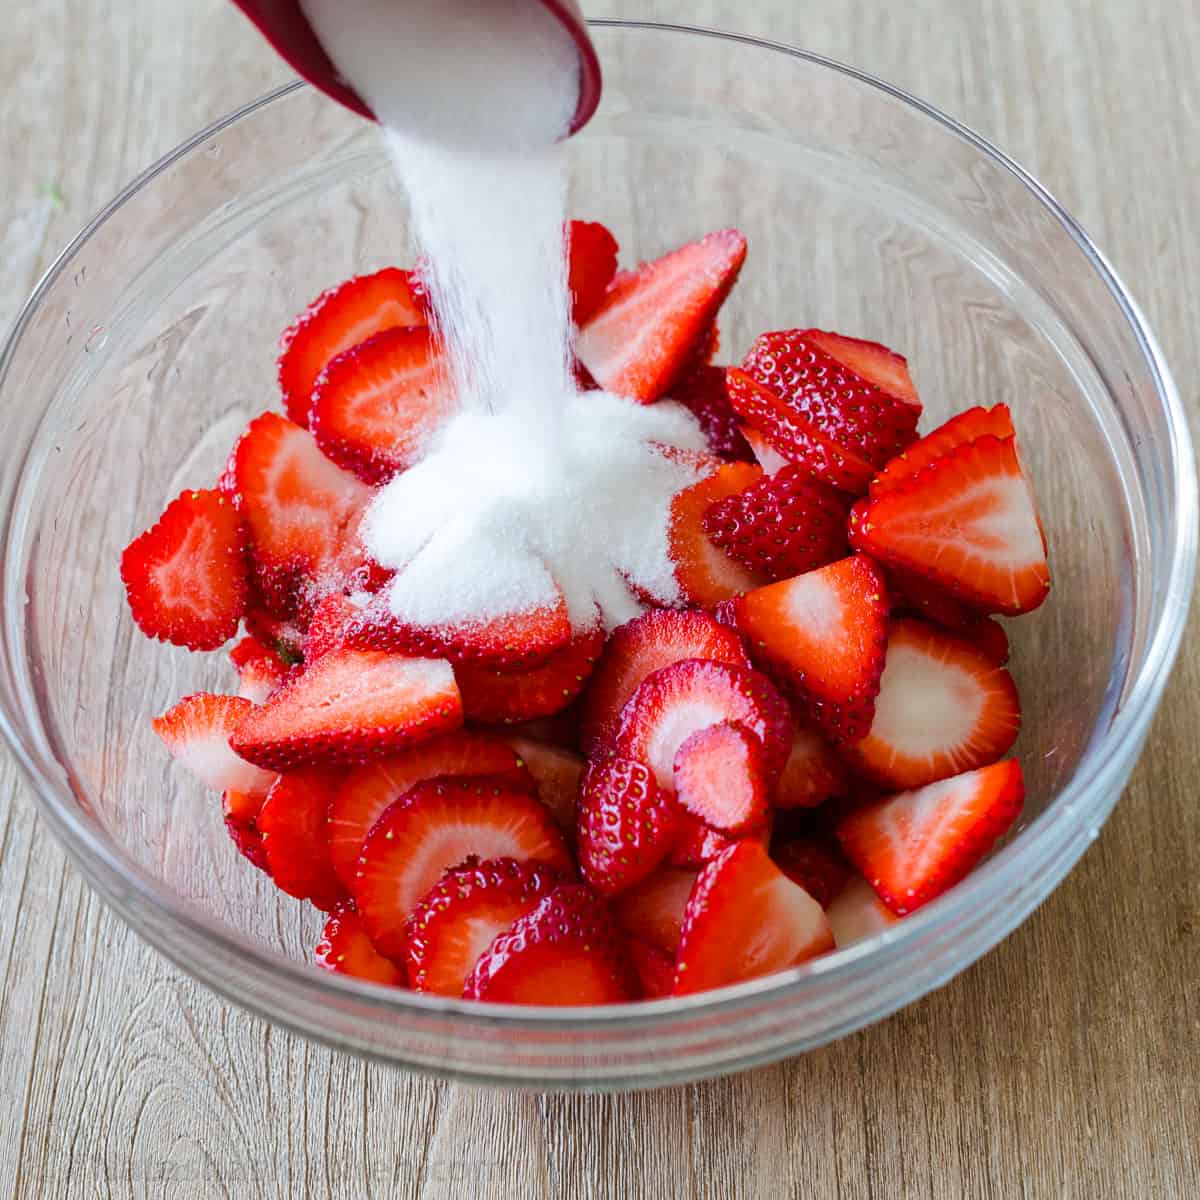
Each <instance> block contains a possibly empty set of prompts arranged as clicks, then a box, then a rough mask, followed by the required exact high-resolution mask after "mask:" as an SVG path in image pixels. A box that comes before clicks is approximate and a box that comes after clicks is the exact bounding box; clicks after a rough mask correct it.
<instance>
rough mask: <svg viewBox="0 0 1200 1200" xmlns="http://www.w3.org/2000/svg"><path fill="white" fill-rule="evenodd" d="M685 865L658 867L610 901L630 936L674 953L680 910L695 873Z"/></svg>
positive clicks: (686, 899)
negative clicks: (647, 876)
mask: <svg viewBox="0 0 1200 1200" xmlns="http://www.w3.org/2000/svg"><path fill="white" fill-rule="evenodd" d="M699 874H700V872H699V871H698V870H697V869H695V868H689V867H660V868H659V869H658V870H657V871H655V872H654V874H653V875H651V876H650V877H649V878H648V879H644V880H642V882H641V883H638V884H635V885H634V886H633V887H631V888H629V890H628V891H624V892H622V893H621V894H620V895H619V896H618V897H617V898H616V899H615V900H614V901H613V915H614V916H615V917H616V919H617V923H618V924H619V925H620V926H621V928H622V929H624V930H625V931H626V932H627V933H628V934H629V936H630V940H634V941H642V942H645V943H646V944H648V945H651V946H654V947H656V948H657V949H658V950H661V951H662V952H663V953H664V954H669V955H670V956H671V958H672V959H674V957H675V950H676V948H677V947H678V945H679V935H680V933H681V932H682V930H683V913H684V910H685V909H686V908H687V902H688V897H689V896H690V895H691V894H692V887H693V886H694V884H695V882H696V876H697V875H699Z"/></svg>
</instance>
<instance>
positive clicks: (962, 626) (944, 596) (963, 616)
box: [860, 501, 1008, 667]
mask: <svg viewBox="0 0 1200 1200" xmlns="http://www.w3.org/2000/svg"><path fill="white" fill-rule="evenodd" d="M860 503H861V501H860ZM887 578H888V592H889V593H890V595H891V597H892V610H893V611H894V612H908V613H911V614H912V615H914V616H918V617H924V618H925V620H927V621H931V622H932V623H933V624H934V625H940V626H941V627H942V628H943V629H949V630H950V631H951V632H952V633H958V634H961V635H962V636H963V637H965V638H966V639H967V641H969V642H974V643H975V645H977V646H978V647H979V648H980V650H982V651H983V652H984V653H985V654H986V655H987V656H988V658H990V659H991V660H992V661H993V662H994V663H995V664H996V666H998V667H1002V666H1004V664H1005V663H1006V662H1008V634H1007V633H1005V632H1004V627H1003V626H1002V625H1001V624H1000V623H999V622H998V621H995V620H993V619H992V618H991V617H983V616H980V614H979V612H978V610H977V609H974V608H971V607H970V606H969V605H966V604H964V603H963V602H962V601H961V600H957V599H955V598H954V597H953V596H952V595H950V593H949V592H947V591H945V590H943V589H942V588H939V587H938V586H937V585H936V584H933V583H930V582H929V581H928V580H927V579H923V578H922V577H921V576H920V575H906V574H905V573H904V572H902V571H890V572H888V577H887Z"/></svg>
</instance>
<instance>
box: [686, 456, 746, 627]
mask: <svg viewBox="0 0 1200 1200" xmlns="http://www.w3.org/2000/svg"><path fill="white" fill-rule="evenodd" d="M761 477H762V472H761V471H760V470H759V468H758V467H755V466H751V465H750V464H749V463H726V464H725V465H724V466H723V467H721V468H720V470H718V471H716V472H715V473H714V474H712V475H710V476H709V477H708V478H707V479H702V480H701V481H700V482H699V483H696V484H693V485H692V486H691V487H689V488H684V489H683V491H681V492H679V493H678V494H677V495H676V496H675V498H674V499H673V500H672V501H671V524H670V528H669V530H668V533H667V537H668V540H669V549H670V554H671V561H672V562H673V563H674V564H675V578H676V579H677V580H678V582H679V591H680V594H681V595H682V597H683V599H684V601H685V602H686V603H688V604H698V605H700V606H702V607H704V608H712V607H713V606H714V605H716V604H719V603H720V602H721V601H722V600H728V599H729V598H730V597H731V596H737V595H740V594H741V593H742V592H746V591H749V590H750V589H751V588H753V587H757V586H758V585H759V584H760V583H762V582H763V581H762V578H761V577H760V576H758V575H756V574H755V573H754V572H752V571H748V570H747V569H746V568H745V567H744V566H742V564H741V563H740V562H738V561H737V560H736V559H735V558H732V557H730V555H728V554H726V553H725V551H724V550H722V549H721V548H720V547H719V546H715V545H713V543H712V541H711V539H710V538H709V536H708V534H707V533H705V532H704V514H705V513H706V512H708V510H709V508H710V507H711V506H712V505H713V504H715V503H716V502H717V501H719V500H723V499H725V497H726V496H732V495H735V494H736V493H738V492H743V491H745V490H746V488H748V487H750V486H751V485H752V484H755V483H757V482H758V481H759V479H760V478H761Z"/></svg>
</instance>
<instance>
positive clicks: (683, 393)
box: [671, 362, 754, 462]
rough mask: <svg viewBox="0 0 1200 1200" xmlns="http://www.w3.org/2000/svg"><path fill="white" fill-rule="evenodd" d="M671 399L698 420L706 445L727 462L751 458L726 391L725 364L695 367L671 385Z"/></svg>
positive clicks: (704, 364) (705, 364) (748, 460)
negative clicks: (675, 384)
mask: <svg viewBox="0 0 1200 1200" xmlns="http://www.w3.org/2000/svg"><path fill="white" fill-rule="evenodd" d="M671 399H672V400H675V401H677V402H678V403H680V404H682V405H683V406H684V408H686V409H687V410H688V412H690V413H691V414H692V416H694V417H695V418H696V420H697V421H698V422H699V423H700V429H701V431H702V432H703V433H704V437H705V439H706V440H707V442H708V448H709V449H710V450H711V451H712V452H713V453H714V454H715V455H717V457H718V458H723V459H726V460H727V461H729V462H752V461H753V460H754V454H753V452H752V451H751V449H750V445H749V443H748V442H747V441H746V439H745V437H743V436H742V430H741V421H740V419H739V418H738V415H737V413H735V412H734V411H733V406H732V405H731V404H730V403H729V396H728V395H727V394H726V392H725V368H724V367H713V366H709V365H708V363H707V362H705V363H702V364H701V365H700V366H698V367H695V368H694V369H693V370H692V371H690V372H689V373H688V374H687V375H685V376H684V377H683V379H682V380H681V381H680V382H679V384H678V385H677V386H676V387H675V388H673V389H672V391H671Z"/></svg>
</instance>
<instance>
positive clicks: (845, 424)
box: [742, 329, 921, 469]
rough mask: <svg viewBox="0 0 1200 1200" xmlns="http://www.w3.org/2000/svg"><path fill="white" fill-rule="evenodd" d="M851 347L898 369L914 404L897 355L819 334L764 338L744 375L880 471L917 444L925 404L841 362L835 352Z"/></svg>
mask: <svg viewBox="0 0 1200 1200" xmlns="http://www.w3.org/2000/svg"><path fill="white" fill-rule="evenodd" d="M840 347H849V348H850V349H851V351H852V354H851V356H852V357H854V355H853V351H855V350H857V351H858V352H859V353H858V355H857V357H859V358H860V359H861V358H862V357H864V356H866V355H869V354H870V353H871V350H872V349H873V350H874V352H875V354H876V356H877V357H878V358H879V359H880V360H881V361H882V362H883V363H887V362H888V361H891V362H894V363H895V364H896V373H897V374H900V373H902V375H903V379H904V385H903V386H904V391H905V396H906V397H912V398H913V399H914V400H915V397H916V393H915V392H914V391H913V388H912V382H911V380H909V379H908V368H907V366H906V364H905V362H904V359H903V358H901V357H900V356H899V355H898V354H897V355H894V354H892V352H891V351H890V350H888V349H886V348H885V347H883V346H880V345H878V344H876V343H872V342H858V341H855V340H854V339H850V338H843V337H841V335H839V334H826V333H822V332H821V331H820V330H816V329H789V330H783V331H780V332H778V333H764V334H762V335H761V336H760V337H759V338H758V340H757V341H756V342H755V343H754V345H753V346H752V347H751V348H750V353H749V354H747V355H746V358H745V360H744V361H743V363H742V369H743V370H745V372H746V373H747V374H748V375H750V376H751V377H752V378H754V379H755V380H757V381H758V382H759V383H761V384H762V385H763V387H766V388H769V389H770V390H771V391H772V392H774V393H775V395H776V396H778V397H779V398H780V399H781V400H783V401H784V402H785V403H786V404H787V406H788V407H789V408H790V409H791V410H792V412H793V413H795V414H796V415H797V416H799V417H802V418H804V420H806V421H808V422H809V423H810V424H812V425H813V426H815V427H816V428H817V429H818V430H820V431H821V433H822V434H824V435H825V437H827V438H829V440H830V441H832V442H835V443H837V444H838V445H839V446H842V447H844V448H846V449H848V450H852V451H854V453H855V454H857V455H859V456H860V457H862V458H864V459H866V460H867V461H868V462H870V463H871V464H872V465H873V466H874V467H876V468H877V469H878V468H880V467H882V466H883V464H884V463H886V462H887V461H888V459H890V458H893V457H894V456H895V455H897V454H899V453H900V451H902V450H903V449H904V448H905V447H906V446H907V445H909V444H910V443H911V442H912V441H914V440H915V438H916V435H917V434H916V431H917V420H918V418H919V417H920V415H921V407H920V402H919V401H918V402H917V403H915V404H914V403H911V402H910V401H909V400H908V399H907V398H906V399H900V398H897V397H895V396H893V395H891V394H889V393H888V392H887V391H886V390H883V389H881V388H880V387H878V386H876V384H875V383H874V382H872V381H871V380H870V379H868V378H864V376H863V375H862V374H860V373H859V371H858V370H855V369H854V368H853V367H851V366H849V365H847V364H845V363H843V362H841V361H839V359H838V358H837V357H836V356H835V354H833V353H831V352H830V351H831V350H834V349H837V348H840Z"/></svg>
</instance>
